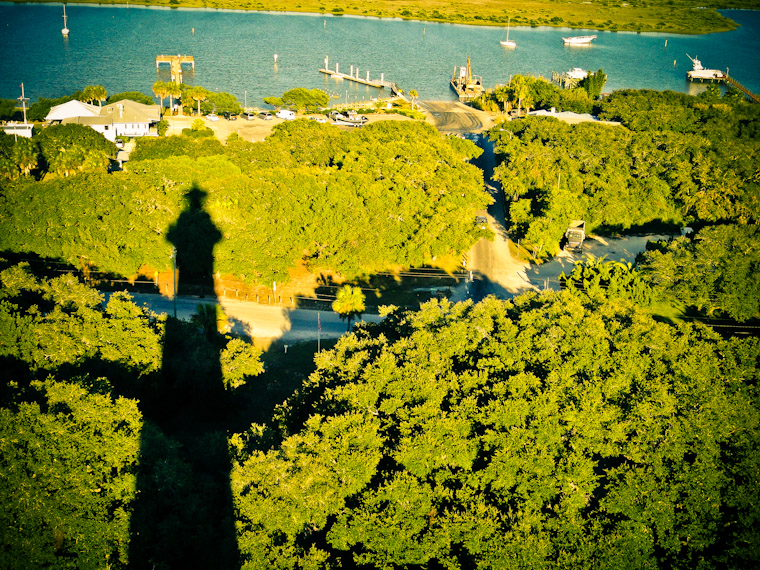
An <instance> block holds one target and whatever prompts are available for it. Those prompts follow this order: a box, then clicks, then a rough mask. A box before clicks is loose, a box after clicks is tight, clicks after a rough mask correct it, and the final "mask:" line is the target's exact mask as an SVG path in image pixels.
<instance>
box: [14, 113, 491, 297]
mask: <svg viewBox="0 0 760 570" xmlns="http://www.w3.org/2000/svg"><path fill="white" fill-rule="evenodd" d="M51 128H52V127H51ZM47 130H50V129H47ZM95 134H97V133H95ZM101 138H102V137H101ZM478 152H479V151H478V149H477V148H476V147H475V146H474V145H472V144H471V143H466V144H463V141H454V140H449V139H446V138H443V137H441V136H440V135H439V134H438V133H437V132H435V131H434V130H433V129H432V128H431V127H429V126H426V125H422V124H416V123H411V122H410V123H396V122H390V121H388V122H383V123H378V124H376V125H371V126H368V127H365V128H363V129H362V130H360V131H354V132H343V131H341V130H339V129H337V128H335V127H332V126H329V125H321V124H318V123H315V122H309V121H294V122H292V123H288V124H283V125H280V126H278V127H277V128H276V130H275V132H274V133H273V134H272V136H270V137H269V138H268V139H267V141H266V142H264V143H245V142H242V141H238V142H234V143H231V144H229V145H227V146H225V147H223V146H222V145H221V144H220V143H219V142H218V141H216V140H215V139H203V140H193V139H191V138H188V137H168V138H166V139H143V140H140V142H139V144H138V147H137V149H136V150H135V152H134V153H133V155H132V160H131V161H130V162H129V163H128V168H129V171H128V172H117V173H113V174H110V175H107V174H97V173H92V174H83V175H79V176H73V177H69V178H67V179H66V180H63V179H57V180H49V181H48V180H46V181H44V182H35V181H31V180H29V181H18V182H14V183H7V184H6V188H5V190H4V192H3V194H2V196H0V249H5V250H11V251H16V252H22V251H23V252H35V253H38V254H40V255H44V256H46V257H51V258H58V259H63V260H65V261H67V262H69V263H72V264H76V265H79V264H80V263H82V261H81V260H83V259H85V258H86V259H87V260H88V263H89V262H91V263H93V264H94V266H95V267H96V268H98V269H100V270H105V271H110V272H113V273H117V274H121V275H132V274H134V273H135V272H136V271H137V270H138V269H139V268H140V267H141V266H143V265H146V264H147V265H150V266H151V267H153V268H156V269H166V268H168V267H169V266H170V265H169V264H170V257H169V252H170V249H171V246H170V244H169V243H168V242H167V241H166V238H165V236H166V231H167V229H168V227H169V226H170V225H171V224H172V223H173V222H174V221H175V220H176V219H177V217H178V216H179V213H180V212H181V210H182V207H183V203H184V202H183V200H184V198H183V197H184V195H185V193H186V192H187V191H189V190H190V188H191V187H193V186H195V187H198V188H200V189H202V190H203V191H204V192H206V193H207V194H208V200H207V208H208V212H209V214H210V215H211V218H212V219H213V222H214V224H215V225H216V226H217V227H218V228H219V229H220V230H221V232H222V234H223V240H222V241H221V242H220V243H219V245H218V246H217V247H216V249H215V251H214V257H215V270H216V271H220V272H221V273H224V274H233V275H236V276H242V278H243V279H245V280H247V281H249V282H250V281H259V282H262V283H271V282H272V281H278V282H286V281H287V280H288V278H289V272H290V270H291V269H293V268H294V267H296V265H297V264H299V263H305V264H306V265H307V266H308V267H309V268H311V269H313V270H320V269H333V270H337V271H339V272H341V273H343V274H345V275H346V276H355V275H357V274H360V273H370V272H372V271H376V270H378V269H385V268H388V267H390V266H392V265H405V266H415V265H421V264H424V263H426V262H430V261H432V260H433V259H434V258H435V257H436V256H443V255H446V254H449V253H457V252H461V251H465V250H466V249H468V248H469V247H470V245H471V244H472V243H474V242H475V241H476V240H477V239H479V238H480V237H481V235H485V234H484V231H483V230H479V229H478V228H476V227H474V226H473V224H472V219H473V218H474V215H475V214H474V213H475V211H476V210H477V209H479V208H483V207H485V206H486V205H487V204H488V203H489V202H490V200H491V198H490V197H489V196H488V194H487V193H485V192H484V191H483V189H482V182H481V180H482V177H481V175H480V173H479V171H478V170H477V169H476V168H475V167H474V166H471V165H469V164H468V163H467V161H468V160H469V159H470V158H471V157H473V156H475V155H476V154H477V153H478Z"/></svg>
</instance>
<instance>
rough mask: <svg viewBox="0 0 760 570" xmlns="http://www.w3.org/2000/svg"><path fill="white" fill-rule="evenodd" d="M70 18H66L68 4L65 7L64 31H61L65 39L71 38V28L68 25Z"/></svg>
mask: <svg viewBox="0 0 760 570" xmlns="http://www.w3.org/2000/svg"><path fill="white" fill-rule="evenodd" d="M67 21H68V18H66V4H64V5H63V29H62V30H61V33H62V34H63V36H64V37H68V36H69V27H68V25H67Z"/></svg>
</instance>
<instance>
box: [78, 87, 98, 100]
mask: <svg viewBox="0 0 760 570" xmlns="http://www.w3.org/2000/svg"><path fill="white" fill-rule="evenodd" d="M94 91H95V86H93V85H88V86H87V87H85V88H84V89H82V95H81V97H82V101H84V102H85V103H92V102H93V101H94V100H95V93H94Z"/></svg>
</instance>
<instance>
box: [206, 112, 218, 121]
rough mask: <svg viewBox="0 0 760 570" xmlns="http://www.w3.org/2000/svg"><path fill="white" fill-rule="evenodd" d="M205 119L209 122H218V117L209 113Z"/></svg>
mask: <svg viewBox="0 0 760 570" xmlns="http://www.w3.org/2000/svg"><path fill="white" fill-rule="evenodd" d="M206 118H207V119H208V120H209V121H218V120H219V115H217V114H216V113H209V114H208V115H206Z"/></svg>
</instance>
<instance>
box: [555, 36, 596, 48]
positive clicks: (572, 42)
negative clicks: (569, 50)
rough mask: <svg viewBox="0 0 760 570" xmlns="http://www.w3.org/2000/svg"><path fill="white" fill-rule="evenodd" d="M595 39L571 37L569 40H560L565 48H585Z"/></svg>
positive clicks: (591, 37) (594, 37)
mask: <svg viewBox="0 0 760 570" xmlns="http://www.w3.org/2000/svg"><path fill="white" fill-rule="evenodd" d="M595 39H596V36H572V37H570V38H562V41H563V42H564V43H565V45H566V46H587V45H591V42H592V41H594V40H595Z"/></svg>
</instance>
